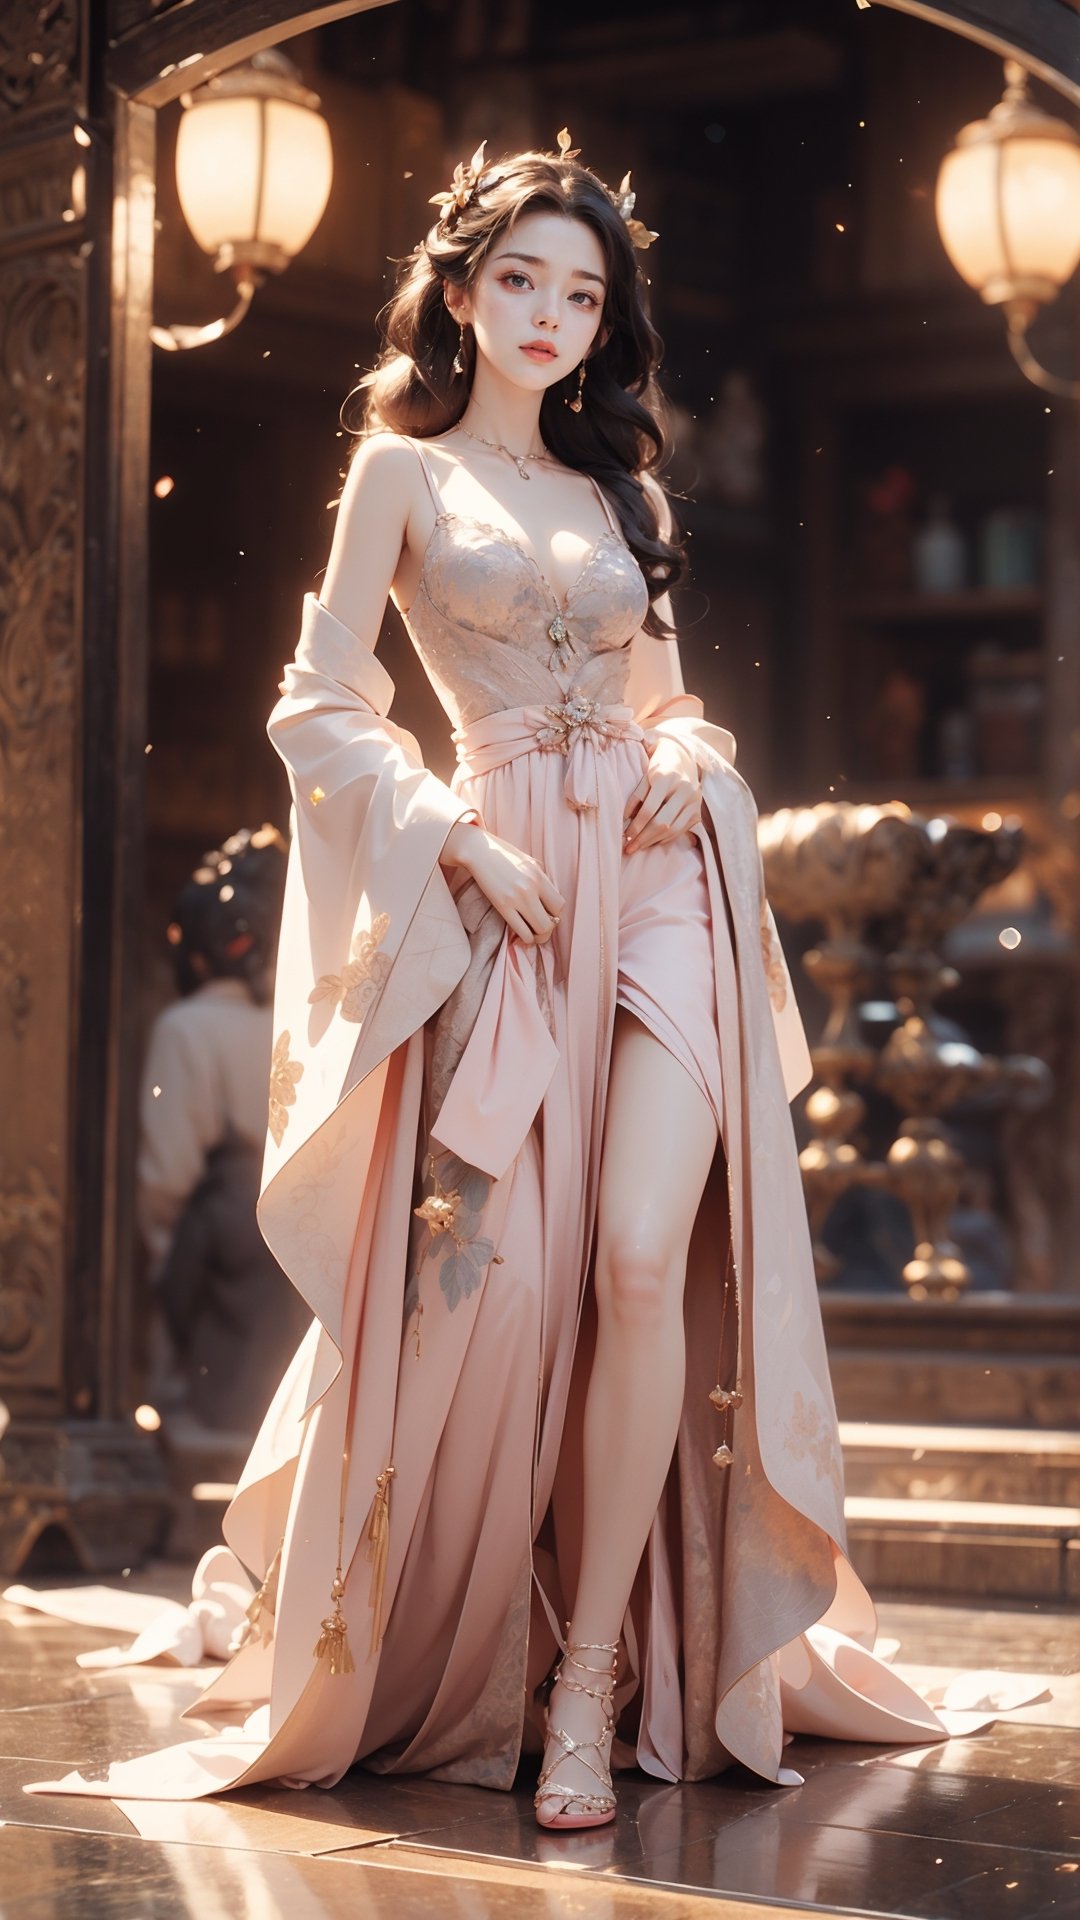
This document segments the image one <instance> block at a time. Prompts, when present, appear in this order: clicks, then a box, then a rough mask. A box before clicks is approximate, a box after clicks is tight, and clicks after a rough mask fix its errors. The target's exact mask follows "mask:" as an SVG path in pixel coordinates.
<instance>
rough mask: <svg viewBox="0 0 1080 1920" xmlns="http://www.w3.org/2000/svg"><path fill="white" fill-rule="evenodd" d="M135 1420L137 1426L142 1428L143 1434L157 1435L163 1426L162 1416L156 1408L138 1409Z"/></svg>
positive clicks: (145, 1407) (143, 1407) (144, 1407)
mask: <svg viewBox="0 0 1080 1920" xmlns="http://www.w3.org/2000/svg"><path fill="white" fill-rule="evenodd" d="M134 1419H135V1425H136V1426H137V1427H141V1428H142V1431H143V1433H156V1432H157V1431H158V1428H159V1427H160V1426H161V1415H160V1413H159V1412H158V1410H157V1408H156V1407H149V1406H142V1407H136V1409H135V1414H134Z"/></svg>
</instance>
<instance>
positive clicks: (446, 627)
mask: <svg viewBox="0 0 1080 1920" xmlns="http://www.w3.org/2000/svg"><path fill="white" fill-rule="evenodd" d="M412 444H413V445H414V446H415V445H416V443H415V441H414V442H413V443H412ZM417 452H418V453H420V458H421V462H422V464H423V467H424V472H425V475H426V477H427V480H428V485H429V487H430V489H431V492H432V496H433V498H434V500H435V503H436V506H437V508H438V512H437V514H436V520H435V525H434V527H433V529H432V532H431V537H430V539H429V541H428V544H427V547H426V549H425V552H424V556H423V560H422V563H421V569H420V579H419V583H418V585H417V589H416V593H415V595H414V596H413V601H412V605H411V606H410V608H409V610H408V613H405V614H403V615H402V618H403V620H404V622H405V625H406V627H407V629H408V631H409V634H410V637H411V639H412V642H413V645H414V646H415V648H416V651H417V653H418V654H419V656H420V660H421V662H422V664H423V667H424V670H425V672H426V674H427V676H428V679H429V680H430V681H431V684H432V686H433V687H434V689H435V692H436V693H437V694H438V696H439V699H440V701H441V702H442V705H443V707H444V709H445V711H446V713H447V715H448V716H449V718H450V720H451V721H452V723H453V725H454V726H455V728H457V727H464V726H468V725H470V724H471V722H472V721H474V720H479V719H482V718H483V717H484V716H485V715H487V714H490V713H496V712H498V711H500V710H501V709H503V708H506V707H519V706H525V705H528V704H530V703H531V702H534V701H539V702H541V703H543V704H547V703H549V702H550V701H552V700H562V699H563V698H565V696H566V695H567V694H569V693H571V692H574V693H582V694H585V695H587V696H588V698H589V699H590V700H597V701H600V702H602V703H605V704H607V703H611V704H614V705H618V704H621V702H622V701H623V698H624V695H625V691H626V682H627V677H628V675H629V671H630V642H631V640H632V639H633V637H634V634H635V633H636V632H637V631H638V628H639V627H640V626H641V623H642V620H643V619H644V617H645V614H646V612H647V611H648V605H649V595H648V589H647V587H646V584H645V579H644V576H643V575H642V572H641V569H640V567H639V566H638V564H637V561H636V560H635V559H634V556H633V554H632V553H631V551H630V549H629V547H628V546H627V545H626V542H625V541H624V539H623V538H622V535H621V533H620V532H618V531H617V530H616V525H615V522H614V517H613V515H612V513H611V509H610V507H609V506H608V503H607V501H606V500H605V501H604V502H603V504H604V509H605V513H606V515H607V518H608V522H609V524H608V528H607V531H606V532H604V533H602V534H601V535H600V538H599V539H598V540H597V541H596V543H595V545H594V546H593V548H592V549H591V551H590V552H589V553H588V554H587V556H586V558H585V560H584V563H583V565H582V567H581V569H580V571H579V573H578V575H577V578H576V579H575V580H574V582H573V584H572V586H571V588H570V590H569V592H568V594H567V596H566V599H565V601H563V602H560V601H559V599H558V597H557V595H556V594H555V591H554V589H553V588H552V586H551V583H550V582H549V581H548V579H547V578H546V576H545V575H544V573H543V572H542V570H541V568H540V566H539V563H538V562H537V561H536V560H535V559H534V557H533V555H532V554H531V553H530V552H529V550H528V548H527V547H526V546H524V545H523V544H522V542H520V541H519V540H517V539H516V538H515V536H514V535H513V534H512V533H511V532H509V530H508V529H507V528H505V527H497V526H494V525H491V524H490V523H488V522H486V521H483V520H476V519H472V518H471V517H469V516H468V515H464V514H458V513H451V512H448V511H447V510H446V509H445V508H444V507H442V504H441V500H440V498H439V495H438V493H437V490H436V488H435V485H434V481H433V478H432V475H431V470H430V468H429V466H428V463H427V461H426V459H425V458H424V455H423V453H422V452H421V451H420V449H419V448H417ZM599 492H600V489H599V488H597V493H598V494H599ZM600 497H601V499H602V500H603V496H602V495H601V496H600ZM560 615H561V619H562V627H563V629H564V631H565V638H564V640H563V642H562V645H561V647H560V648H559V653H558V655H556V641H555V640H554V639H553V637H552V632H551V629H552V625H553V623H556V633H558V631H559V628H558V625H557V620H558V616H560ZM560 658H561V662H562V664H561V665H560V664H559V661H560Z"/></svg>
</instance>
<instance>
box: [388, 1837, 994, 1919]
mask: <svg viewBox="0 0 1080 1920" xmlns="http://www.w3.org/2000/svg"><path fill="white" fill-rule="evenodd" d="M394 1844H396V1843H394ZM417 1851H426V1849H423V1848H418V1849H417ZM445 1851H448V1852H451V1851H452V1852H453V1853H454V1854H455V1857H456V1858H457V1859H459V1860H468V1859H476V1860H483V1861H484V1862H486V1863H488V1864H493V1865H496V1866H507V1867H514V1868H515V1869H517V1868H522V1869H530V1868H534V1867H536V1868H539V1870H540V1871H542V1872H543V1873H545V1874H550V1873H551V1872H552V1870H553V1868H554V1871H556V1872H559V1871H562V1872H567V1871H569V1872H571V1873H573V1875H574V1877H575V1879H577V1880H593V1881H597V1882H601V1883H603V1884H604V1885H605V1886H612V1885H615V1886H629V1887H635V1888H642V1889H645V1890H647V1891H648V1892H649V1893H663V1892H668V1893H681V1894H682V1895H683V1896H684V1897H687V1898H693V1899H711V1900H726V1901H729V1902H730V1901H741V1902H742V1903H743V1905H745V1906H751V1907H754V1906H759V1907H762V1908H763V1909H764V1910H765V1911H766V1912H773V1911H776V1912H781V1913H817V1914H824V1915H827V1916H832V1915H843V1916H844V1920H910V1917H909V1916H908V1915H906V1914H902V1913H898V1912H896V1911H894V1910H892V1909H885V1908H883V1907H846V1906H839V1905H837V1903H836V1901H835V1900H832V1901H828V1902H827V1903H826V1904H825V1905H822V1904H821V1903H820V1902H818V1901H814V1900H789V1899H787V1898H785V1896H784V1895H782V1894H776V1893H763V1894H752V1893H747V1892H746V1891H745V1889H744V1888H736V1887H702V1886H695V1885H693V1884H691V1883H689V1882H687V1881H685V1880H663V1879H656V1878H653V1877H652V1876H651V1875H647V1874H645V1873H643V1872H640V1871H635V1870H634V1869H633V1868H630V1867H614V1866H606V1867H593V1866H588V1865H586V1864H584V1863H582V1864H580V1865H579V1864H578V1863H577V1862H576V1861H567V1862H566V1865H565V1866H564V1867H562V1868H560V1867H559V1866H558V1864H557V1863H553V1862H550V1861H546V1860H545V1861H543V1862H536V1861H528V1860H521V1859H514V1860H508V1859H507V1857H506V1855H505V1854H490V1853H483V1852H479V1851H478V1850H477V1849H476V1848H474V1847H470V1848H469V1849H468V1850H464V1849H458V1848H453V1849H450V1848H448V1849H445ZM680 1851H681V1848H674V1847H673V1848H666V1849H665V1852H672V1853H674V1852H680ZM431 1852H432V1858H433V1860H434V1859H435V1858H437V1855H436V1854H435V1850H434V1849H431ZM662 1858H663V1854H654V1855H647V1856H646V1859H662ZM642 1865H644V1862H642ZM965 1877H966V1878H967V1879H970V1878H972V1877H973V1876H971V1875H970V1874H969V1875H967V1876H965Z"/></svg>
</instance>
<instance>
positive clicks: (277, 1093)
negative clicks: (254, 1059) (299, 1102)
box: [267, 1030, 304, 1147]
mask: <svg viewBox="0 0 1080 1920" xmlns="http://www.w3.org/2000/svg"><path fill="white" fill-rule="evenodd" d="M290 1039H291V1036H290V1034H289V1033H288V1031H287V1030H286V1031H285V1032H284V1033H282V1034H279V1035H278V1038H277V1040H276V1041H275V1043H274V1057H273V1061H272V1064H271V1068H270V1115H269V1120H268V1122H267V1124H268V1126H269V1128H270V1132H271V1133H272V1134H273V1137H274V1145H275V1146H278V1147H280V1145H281V1142H282V1140H283V1139H284V1138H285V1129H286V1127H287V1126H288V1124H289V1116H288V1114H287V1113H286V1111H285V1109H286V1107H292V1106H295V1104H296V1083H297V1081H298V1080H299V1079H301V1077H302V1075H303V1072H304V1065H303V1061H301V1060H290V1058H289V1044H290Z"/></svg>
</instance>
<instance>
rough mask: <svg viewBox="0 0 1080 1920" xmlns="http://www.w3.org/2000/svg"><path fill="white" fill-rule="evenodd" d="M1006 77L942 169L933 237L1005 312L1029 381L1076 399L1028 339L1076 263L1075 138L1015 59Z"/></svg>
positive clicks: (1078, 189) (1071, 384)
mask: <svg viewBox="0 0 1080 1920" xmlns="http://www.w3.org/2000/svg"><path fill="white" fill-rule="evenodd" d="M1005 78H1006V83H1007V84H1006V88H1005V95H1004V98H1003V99H1002V100H1000V101H999V102H998V105H997V106H996V107H995V108H994V109H993V111H992V112H991V113H989V114H988V115H987V117H986V119H985V120H973V121H972V122H971V123H970V125H969V126H966V127H963V128H962V129H961V131H960V132H959V133H958V134H957V136H956V145H955V147H954V148H953V150H952V152H951V153H948V154H946V156H945V159H944V160H943V162H942V165H941V171H940V173H939V174H938V182H937V198H936V208H937V222H938V229H939V232H940V234H941V239H942V243H943V245H944V248H945V251H946V253H947V254H948V256H949V259H950V260H951V261H952V263H953V266H954V267H955V268H956V270H957V272H958V273H959V274H960V275H961V277H962V278H963V279H964V280H966V281H967V284H968V286H969V287H974V288H975V289H976V291H977V292H978V293H979V294H980V295H981V297H982V298H983V300H985V301H986V303H987V305H988V306H997V307H1001V309H1002V311H1003V313H1004V316H1005V323H1006V327H1007V329H1008V343H1009V348H1010V350H1011V352H1012V354H1013V356H1014V358H1015V360H1016V362H1017V364H1018V366H1019V367H1020V368H1021V369H1022V371H1023V372H1024V374H1025V375H1026V376H1027V378H1028V379H1029V380H1031V381H1032V382H1033V384H1034V385H1035V386H1039V387H1042V388H1044V389H1045V390H1046V391H1048V392H1050V393H1062V394H1065V395H1067V396H1069V397H1070V398H1072V399H1077V398H1080V383H1078V382H1076V381H1073V380H1068V379H1063V378H1061V377H1060V376H1058V375H1057V374H1054V373H1051V372H1049V371H1048V370H1047V369H1046V368H1045V367H1043V366H1041V365H1040V363H1039V362H1038V360H1037V359H1036V358H1035V356H1034V354H1033V353H1032V351H1031V348H1030V347H1029V346H1028V343H1027V337H1026V336H1027V330H1028V328H1029V327H1030V325H1031V323H1032V321H1033V320H1034V319H1035V316H1036V314H1037V313H1038V312H1039V309H1040V307H1043V306H1045V305H1046V304H1047V302H1048V301H1050V300H1055V299H1056V298H1057V295H1058V293H1059V292H1060V290H1061V288H1062V287H1063V286H1064V285H1065V283H1066V281H1067V280H1070V279H1071V278H1072V275H1073V274H1074V273H1075V272H1076V269H1077V266H1078V265H1080V134H1078V133H1077V132H1076V130H1075V128H1073V127H1072V126H1070V125H1069V123H1068V122H1067V121H1065V120H1057V119H1055V118H1054V117H1053V116H1052V115H1051V114H1048V113H1044V111H1043V109H1042V108H1041V107H1040V106H1037V105H1036V103H1035V101H1034V100H1033V99H1032V98H1031V96H1030V95H1029V93H1028V90H1027V80H1028V77H1027V74H1026V72H1025V71H1024V68H1023V67H1022V66H1021V65H1020V63H1019V62H1018V61H1016V60H1007V61H1006V62H1005Z"/></svg>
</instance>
